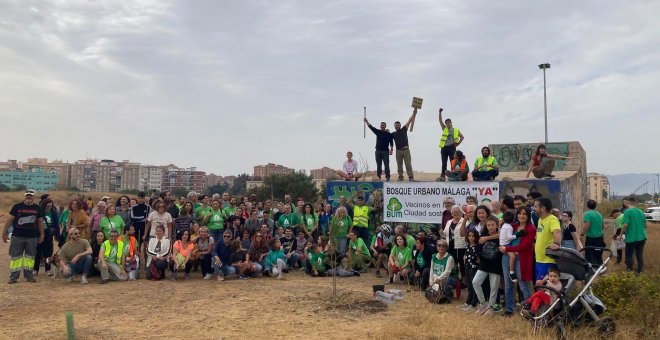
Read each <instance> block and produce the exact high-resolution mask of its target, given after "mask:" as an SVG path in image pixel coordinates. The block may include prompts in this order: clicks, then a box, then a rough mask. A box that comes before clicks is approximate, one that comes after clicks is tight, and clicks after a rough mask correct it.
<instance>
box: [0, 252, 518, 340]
mask: <svg viewBox="0 0 660 340" xmlns="http://www.w3.org/2000/svg"><path fill="white" fill-rule="evenodd" d="M7 249H8V245H7V244H4V243H2V244H0V254H2V255H0V273H2V275H4V277H5V278H8V273H9V269H8V263H9V259H8V256H7ZM37 280H38V282H36V283H28V282H25V281H24V280H23V279H22V277H21V281H20V282H19V283H18V284H14V285H8V284H6V283H5V281H4V279H3V282H0V324H2V327H1V328H0V338H1V339H63V338H66V321H65V313H66V312H67V311H72V312H73V314H74V320H75V327H76V332H77V335H78V338H81V339H109V338H124V337H131V338H137V339H145V338H153V337H156V336H161V335H162V336H167V337H169V338H174V339H179V338H191V337H192V338H201V339H221V338H226V339H236V338H248V339H272V338H294V337H295V338H303V339H322V338H323V339H328V338H342V339H343V338H349V337H350V338H355V337H358V338H362V339H382V338H391V337H395V338H411V339H412V338H443V336H442V332H441V329H442V328H444V327H446V326H450V325H451V324H450V323H447V321H445V322H442V323H443V324H444V326H441V325H438V329H437V330H433V329H429V330H420V332H418V333H412V334H410V331H406V334H402V335H398V336H395V335H393V334H391V335H392V336H389V335H388V334H390V332H392V331H394V332H395V333H396V330H397V329H396V328H394V329H393V328H392V325H396V324H401V323H404V324H407V323H409V322H410V320H411V318H413V319H414V318H419V317H420V316H421V317H422V318H428V317H429V316H434V317H437V316H442V315H445V316H446V315H447V314H448V313H450V314H453V315H452V316H455V317H465V316H466V315H464V314H463V312H461V311H460V310H458V309H456V308H455V307H454V306H455V305H457V304H456V303H454V305H449V306H439V305H436V306H434V305H431V304H430V303H428V302H426V300H424V299H423V297H422V296H421V292H411V293H407V295H406V298H405V300H404V301H402V302H400V303H396V304H393V305H389V306H387V307H385V308H384V309H380V308H374V305H372V304H371V303H370V302H369V301H371V290H372V288H371V286H372V285H374V284H382V283H383V280H384V279H376V278H375V277H374V275H373V273H368V274H365V275H363V276H361V277H354V278H343V279H338V290H339V292H340V296H341V297H340V302H339V306H337V307H334V306H333V304H332V303H331V302H330V297H331V290H332V278H311V277H306V276H304V275H303V273H302V272H293V273H290V274H289V275H287V276H286V279H285V280H282V281H278V280H276V279H272V278H265V277H261V278H253V279H248V280H226V281H225V282H217V281H214V280H209V281H204V280H202V279H201V274H200V273H199V272H197V273H193V275H192V278H191V279H190V280H188V281H183V280H179V281H176V282H173V281H170V280H165V281H159V282H153V281H146V280H143V279H141V280H138V281H134V282H111V283H109V284H107V285H100V284H98V282H99V280H100V279H99V278H97V277H95V278H90V283H89V284H87V285H81V284H80V282H78V280H79V278H78V277H77V279H76V281H74V282H73V283H70V284H68V283H66V281H65V280H64V279H62V278H59V279H51V278H50V277H47V276H44V274H43V270H42V273H41V275H40V276H38V277H37ZM393 288H402V287H401V286H398V285H394V287H393ZM470 317H471V316H470ZM471 318H472V317H471ZM443 319H447V318H446V317H445V318H441V319H439V320H443ZM451 319H454V317H452V318H451ZM473 319H475V318H473ZM478 319H479V318H476V319H475V324H474V325H472V326H477V325H478V323H477V320H478ZM443 321H444V320H443ZM506 321H509V320H506ZM520 322H521V323H522V324H523V325H525V324H524V323H523V322H522V321H520ZM469 323H472V322H467V324H469ZM466 326H467V325H466ZM405 328H407V327H405ZM470 328H472V329H473V330H474V332H472V331H470V333H474V335H488V332H487V331H480V330H478V329H476V328H475V327H470ZM460 333H463V332H460ZM460 333H459V334H460ZM527 334H528V329H527V328H526V327H522V328H521V329H519V330H518V331H517V332H514V333H510V334H509V336H507V337H511V336H514V337H517V338H524V337H525V336H526V335H527ZM456 335H457V334H456ZM491 335H492V334H491ZM516 335H517V336H516Z"/></svg>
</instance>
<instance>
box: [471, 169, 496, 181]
mask: <svg viewBox="0 0 660 340" xmlns="http://www.w3.org/2000/svg"><path fill="white" fill-rule="evenodd" d="M499 174H500V171H499V170H497V169H491V170H484V171H479V170H474V171H472V179H473V180H475V181H490V179H491V177H492V178H495V177H497V176H498V175H499Z"/></svg>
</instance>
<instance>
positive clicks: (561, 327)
mask: <svg viewBox="0 0 660 340" xmlns="http://www.w3.org/2000/svg"><path fill="white" fill-rule="evenodd" d="M585 248H595V249H593V250H595V251H605V252H608V253H609V256H608V257H607V259H606V260H605V261H603V263H602V264H601V265H600V266H593V265H592V264H591V263H589V262H588V261H587V260H586V259H585V258H584V256H583V255H582V254H581V253H580V252H579V251H577V250H574V249H569V248H561V247H560V248H558V249H555V250H553V249H550V248H548V249H547V250H546V252H545V254H546V255H547V256H548V257H550V258H552V259H553V260H555V262H556V264H557V267H558V268H559V271H560V274H559V280H560V282H561V284H562V286H561V288H560V289H559V290H557V289H555V288H554V287H550V286H549V285H547V284H546V285H536V286H535V288H536V289H537V290H545V291H548V292H553V293H555V294H556V295H557V299H556V300H554V301H551V303H550V304H549V305H547V306H546V305H541V306H540V308H539V310H538V311H537V313H536V315H532V313H530V312H529V311H526V309H523V310H522V311H521V314H522V315H523V316H524V317H526V318H527V319H530V320H532V321H533V322H534V325H535V326H550V325H554V326H556V327H557V335H558V338H560V339H566V338H567V328H566V327H567V326H580V325H586V324H592V325H595V326H597V327H598V330H599V332H600V333H601V334H603V335H605V334H613V333H614V332H615V331H616V323H615V322H614V320H613V319H611V318H609V317H605V318H602V317H600V315H602V314H603V313H604V312H605V310H606V309H607V308H606V307H605V305H604V304H603V303H602V302H601V301H600V300H599V299H598V297H596V296H595V295H594V293H593V290H592V286H593V284H594V282H595V281H596V279H597V278H598V277H599V276H601V275H603V274H604V273H605V272H606V271H607V264H608V263H609V261H610V260H611V258H612V254H611V252H610V250H609V249H606V248H604V247H589V246H588V247H585ZM582 250H583V251H584V249H582ZM576 281H582V282H583V285H582V287H580V288H579V290H577V293H573V291H574V290H576V288H577V287H576Z"/></svg>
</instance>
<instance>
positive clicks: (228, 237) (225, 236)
mask: <svg viewBox="0 0 660 340" xmlns="http://www.w3.org/2000/svg"><path fill="white" fill-rule="evenodd" d="M223 237H224V238H231V236H223Z"/></svg>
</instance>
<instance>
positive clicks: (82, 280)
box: [80, 275, 87, 285]
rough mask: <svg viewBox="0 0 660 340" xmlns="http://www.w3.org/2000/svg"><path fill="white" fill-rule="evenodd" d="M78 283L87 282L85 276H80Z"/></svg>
mask: <svg viewBox="0 0 660 340" xmlns="http://www.w3.org/2000/svg"><path fill="white" fill-rule="evenodd" d="M80 283H81V284H84V285H86V284H87V276H85V275H83V276H82V278H80Z"/></svg>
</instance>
